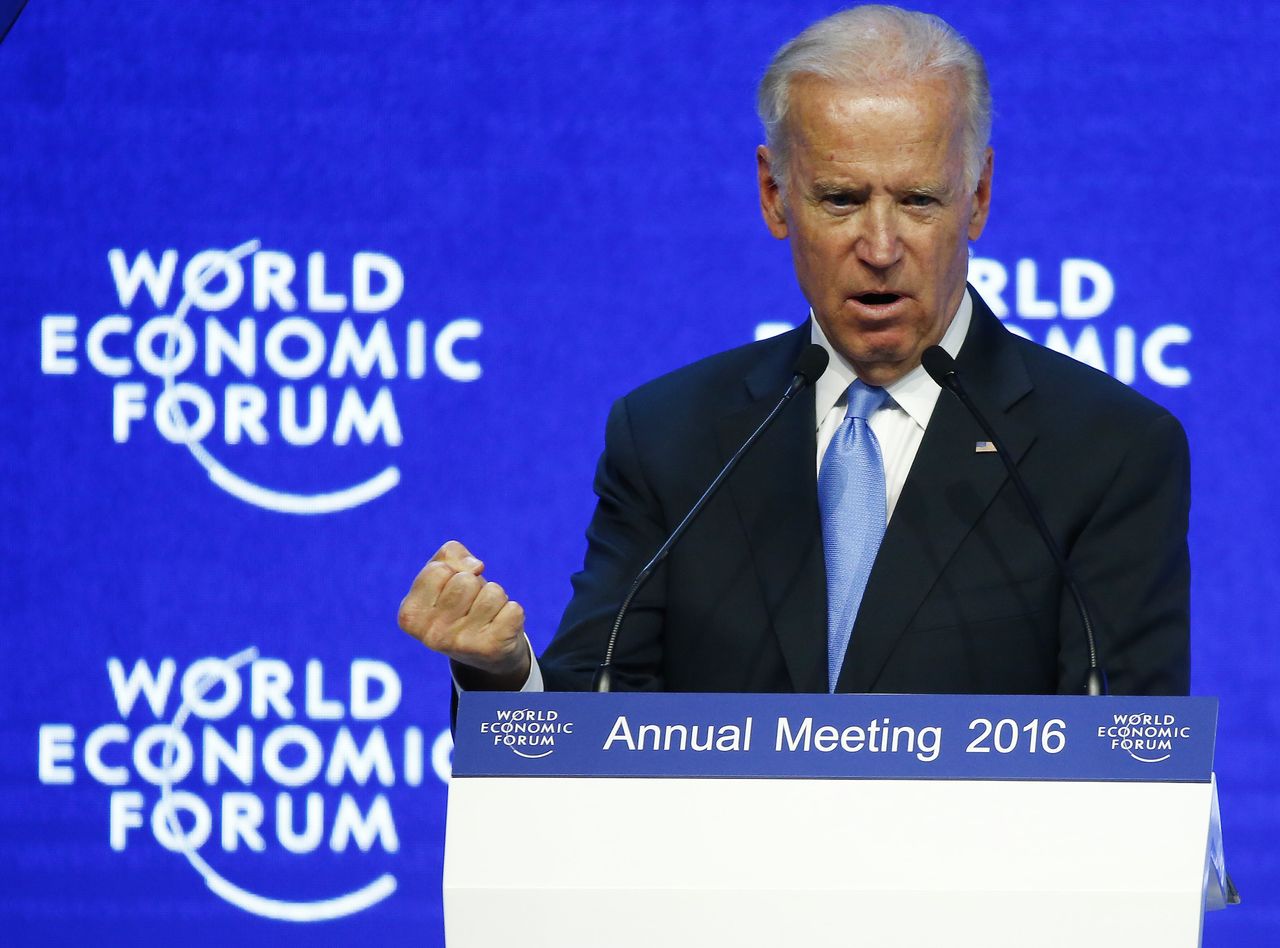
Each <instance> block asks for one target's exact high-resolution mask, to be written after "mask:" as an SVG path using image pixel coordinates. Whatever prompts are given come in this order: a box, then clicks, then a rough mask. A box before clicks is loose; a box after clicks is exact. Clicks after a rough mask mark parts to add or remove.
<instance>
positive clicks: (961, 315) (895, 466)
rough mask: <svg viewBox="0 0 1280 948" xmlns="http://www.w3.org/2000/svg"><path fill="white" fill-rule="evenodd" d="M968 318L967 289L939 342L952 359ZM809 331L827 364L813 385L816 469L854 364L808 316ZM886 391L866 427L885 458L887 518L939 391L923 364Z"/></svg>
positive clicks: (834, 426)
mask: <svg viewBox="0 0 1280 948" xmlns="http://www.w3.org/2000/svg"><path fill="white" fill-rule="evenodd" d="M972 316H973V301H972V300H971V299H969V293H968V291H966V292H965V294H964V296H963V298H962V299H961V300H960V308H959V309H957V310H956V313H955V315H954V316H953V317H952V318H951V325H950V326H948V327H947V331H946V332H945V333H943V335H942V341H941V342H940V343H939V345H941V346H942V348H943V349H945V350H946V351H947V354H948V355H949V356H951V358H953V359H954V358H955V357H956V356H957V355H959V354H960V346H961V345H963V343H964V337H965V336H966V335H967V334H968V332H969V321H970V319H971V318H972ZM809 335H810V338H811V339H812V340H813V341H814V343H816V344H817V345H820V346H822V348H824V349H826V350H827V354H828V355H829V356H831V362H830V363H829V364H828V365H827V371H826V372H824V373H822V377H821V378H820V379H818V381H817V384H816V385H815V386H814V402H815V405H814V408H815V412H816V415H817V418H816V425H817V429H818V457H817V461H816V467H815V470H818V471H820V470H821V469H822V458H823V456H824V455H825V454H826V453H827V446H828V445H829V444H831V438H832V436H833V435H834V434H835V433H836V429H837V428H839V427H840V423H841V422H843V421H844V412H845V407H846V398H845V394H846V392H847V391H848V388H849V386H850V384H852V382H853V380H854V379H856V378H857V377H858V376H857V374H856V373H855V372H854V371H853V366H852V365H850V364H849V361H848V360H847V359H845V357H844V356H842V355H841V354H840V353H838V352H836V350H835V349H833V348H832V347H831V343H830V342H828V341H827V337H826V336H825V335H823V332H822V327H820V326H819V325H818V321H817V320H816V319H813V317H812V313H811V314H810V319H809ZM884 390H885V391H886V392H888V393H889V397H888V398H887V399H885V402H884V404H883V405H881V406H880V408H878V409H877V410H876V411H875V412H874V413H872V415H871V417H870V418H869V419H868V424H870V425H871V430H872V431H873V432H875V436H876V441H878V442H879V443H880V456H881V457H882V458H883V459H884V488H885V494H886V497H885V499H886V501H887V503H888V506H887V507H886V508H885V512H886V515H887V516H886V522H888V519H892V517H893V508H894V507H895V506H897V503H898V495H899V494H901V493H902V485H903V484H905V483H906V480H907V474H908V473H909V472H910V471H911V463H912V462H913V461H914V460H915V459H916V451H918V450H919V449H920V441H921V440H922V439H923V438H924V429H925V428H927V427H928V425H929V418H930V417H931V416H932V415H933V408H934V406H935V405H937V404H938V395H939V394H940V393H941V392H942V389H941V388H939V387H938V383H936V382H935V381H934V380H933V379H931V378H929V373H928V372H926V371H925V370H924V367H923V366H919V365H917V366H916V367H915V368H914V369H912V370H911V371H910V372H908V373H907V374H906V375H904V376H903V377H902V378H900V379H898V381H896V382H890V383H889V384H888V385H886V386H885V387H884Z"/></svg>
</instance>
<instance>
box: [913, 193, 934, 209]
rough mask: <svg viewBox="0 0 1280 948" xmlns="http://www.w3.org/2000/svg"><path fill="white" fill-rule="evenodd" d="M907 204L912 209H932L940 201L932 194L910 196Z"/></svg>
mask: <svg viewBox="0 0 1280 948" xmlns="http://www.w3.org/2000/svg"><path fill="white" fill-rule="evenodd" d="M905 203H906V204H907V205H908V206H910V207H932V206H933V205H935V204H937V203H938V199H937V198H935V197H933V196H932V195H930V194H909V195H907V199H906V202H905Z"/></svg>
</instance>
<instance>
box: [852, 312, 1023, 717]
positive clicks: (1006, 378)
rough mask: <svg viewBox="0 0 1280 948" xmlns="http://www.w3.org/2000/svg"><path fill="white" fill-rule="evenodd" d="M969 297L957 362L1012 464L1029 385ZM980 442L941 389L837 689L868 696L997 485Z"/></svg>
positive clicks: (999, 333) (999, 476) (988, 316)
mask: <svg viewBox="0 0 1280 948" xmlns="http://www.w3.org/2000/svg"><path fill="white" fill-rule="evenodd" d="M970 293H971V295H972V297H973V304H974V305H973V317H972V323H971V325H970V328H969V333H968V335H967V336H966V338H965V343H964V345H963V347H962V348H961V350H960V355H959V358H957V360H956V363H957V366H958V368H959V370H960V374H961V378H962V379H963V381H964V383H965V386H966V388H967V389H968V390H969V392H970V394H971V396H972V397H973V399H974V401H975V402H977V403H978V406H979V407H980V408H981V409H982V411H983V413H984V414H986V416H987V419H988V420H989V421H990V422H991V424H992V425H993V426H995V428H996V430H997V431H998V432H999V433H1000V436H1001V438H1003V439H1004V441H1005V443H1006V445H1007V446H1008V448H1009V451H1010V454H1011V455H1012V456H1013V458H1014V460H1015V462H1016V461H1017V460H1019V459H1020V458H1021V457H1022V456H1023V454H1024V453H1025V452H1026V450H1027V448H1029V447H1030V446H1031V442H1032V441H1033V440H1034V438H1035V434H1034V431H1033V430H1032V429H1030V428H1029V427H1027V426H1025V425H1023V424H1021V423H1020V421H1019V419H1018V418H1017V417H1016V414H1014V413H1011V409H1012V408H1013V407H1014V405H1016V403H1017V402H1018V401H1020V400H1021V399H1022V398H1023V397H1024V396H1025V395H1026V394H1027V393H1028V392H1029V391H1030V390H1031V382H1030V380H1029V378H1028V377H1027V373H1026V368H1025V366H1024V365H1023V364H1022V361H1021V359H1020V358H1019V357H1018V355H1017V353H1016V351H1014V349H1013V347H1012V346H1010V345H1008V334H1007V332H1006V330H1005V329H1004V328H1003V327H1002V326H1001V325H1000V324H999V322H998V321H997V319H996V317H995V316H994V315H992V313H991V311H990V310H989V309H987V307H986V305H985V304H984V303H983V302H982V300H981V298H980V297H979V296H978V295H977V293H974V292H972V291H970ZM985 438H986V436H985V435H984V434H983V432H982V429H981V428H979V427H978V424H977V422H975V421H974V420H973V419H972V418H971V417H970V416H969V413H968V412H967V411H966V410H965V408H964V406H963V405H961V404H960V402H959V400H958V399H957V398H956V397H955V396H954V395H952V394H951V393H950V392H947V391H944V392H942V394H941V395H940V396H939V398H938V403H937V406H936V407H935V409H934V412H933V415H932V417H931V418H930V420H929V426H928V428H927V429H926V431H925V434H924V438H923V440H922V441H921V443H920V449H919V451H918V452H917V454H916V457H915V460H914V461H913V463H912V465H911V472H910V474H909V475H908V476H907V480H906V483H905V484H904V485H903V489H902V493H901V495H900V496H899V498H898V504H897V506H896V507H895V508H894V513H893V518H892V520H890V522H889V526H888V529H887V530H886V531H885V536H884V541H883V542H882V543H881V545H880V551H879V553H878V554H877V556H876V561H875V564H874V565H873V567H872V570H871V577H870V579H869V580H868V583H867V589H866V593H865V594H864V596H863V599H862V604H861V606H860V607H859V610H858V618H857V621H856V622H855V623H854V628H853V636H852V638H851V640H850V643H849V651H848V652H847V654H846V656H845V663H844V666H843V668H842V669H841V673H840V679H839V684H838V690H839V691H853V692H867V691H871V690H873V688H874V687H875V683H876V680H877V679H878V678H879V676H880V673H881V671H882V670H883V669H884V667H885V664H886V662H888V660H889V657H890V655H891V654H892V653H893V649H894V647H895V646H896V645H897V643H898V640H899V638H900V637H901V636H902V634H903V633H904V631H905V630H906V628H907V627H908V625H909V624H910V622H911V619H912V617H913V616H914V615H915V613H916V611H917V610H918V609H919V608H920V605H921V603H922V602H923V601H924V599H925V597H926V596H927V595H928V593H929V591H930V590H931V589H932V588H933V586H934V584H935V583H936V582H937V580H938V577H939V576H940V575H941V574H942V571H943V569H944V568H945V567H946V565H947V563H948V562H949V561H950V559H951V557H952V556H953V555H954V554H955V551H956V549H957V547H959V545H960V542H961V541H962V540H963V539H964V538H965V536H966V535H967V534H968V533H969V531H970V530H972V529H973V527H974V525H975V524H976V523H977V522H978V520H979V518H980V517H981V516H982V514H983V512H984V511H985V510H986V508H987V507H988V506H989V505H990V503H991V501H992V500H993V499H994V498H995V496H996V493H997V492H998V491H999V490H1000V487H1001V486H1002V485H1003V484H1004V482H1005V480H1006V478H1007V475H1006V473H1005V470H1004V465H1003V464H1002V463H1001V461H1000V458H999V457H998V456H996V455H995V454H990V453H981V454H979V453H976V452H975V450H974V446H975V444H976V443H977V442H978V441H981V440H985Z"/></svg>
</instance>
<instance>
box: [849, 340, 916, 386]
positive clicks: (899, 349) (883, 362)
mask: <svg viewBox="0 0 1280 948" xmlns="http://www.w3.org/2000/svg"><path fill="white" fill-rule="evenodd" d="M856 355H857V358H851V359H849V361H850V362H851V363H852V364H853V367H854V369H856V370H857V372H858V378H860V379H862V380H863V381H864V382H866V383H867V384H869V385H888V384H890V383H891V382H896V381H897V380H898V379H900V378H902V376H904V375H906V374H907V373H908V372H910V371H911V370H912V369H914V368H915V367H916V366H917V365H919V364H920V353H919V352H917V351H916V350H915V349H914V347H911V346H883V347H881V346H873V347H870V348H866V349H863V350H862V351H861V352H858V353H856Z"/></svg>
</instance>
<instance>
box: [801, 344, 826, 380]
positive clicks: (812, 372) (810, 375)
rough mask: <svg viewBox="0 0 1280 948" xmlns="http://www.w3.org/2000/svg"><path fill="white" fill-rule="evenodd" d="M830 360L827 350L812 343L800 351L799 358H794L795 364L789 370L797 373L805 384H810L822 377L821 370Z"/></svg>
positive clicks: (823, 370) (823, 369) (822, 370)
mask: <svg viewBox="0 0 1280 948" xmlns="http://www.w3.org/2000/svg"><path fill="white" fill-rule="evenodd" d="M830 361H831V356H830V355H829V354H828V353H827V350H826V349H824V348H822V346H820V345H818V344H816V343H812V344H810V345H808V346H806V347H805V350H804V351H803V352H801V353H800V358H798V359H796V364H795V365H794V366H792V368H791V371H792V372H794V373H795V374H796V375H798V376H799V377H800V378H801V379H802V380H803V381H804V384H805V385H812V384H813V383H814V382H816V381H818V379H820V378H821V377H822V373H823V372H825V371H827V363H828V362H830Z"/></svg>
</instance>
